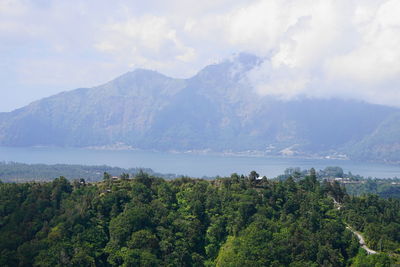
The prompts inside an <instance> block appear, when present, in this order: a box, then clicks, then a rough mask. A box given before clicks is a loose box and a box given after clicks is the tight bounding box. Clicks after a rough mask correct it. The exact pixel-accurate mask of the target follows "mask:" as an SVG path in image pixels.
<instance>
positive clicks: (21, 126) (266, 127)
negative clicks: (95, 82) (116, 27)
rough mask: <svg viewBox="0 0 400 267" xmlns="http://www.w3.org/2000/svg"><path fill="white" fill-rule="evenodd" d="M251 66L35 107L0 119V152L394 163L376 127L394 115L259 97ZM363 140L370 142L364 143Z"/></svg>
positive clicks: (232, 63)
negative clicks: (31, 149)
mask: <svg viewBox="0 0 400 267" xmlns="http://www.w3.org/2000/svg"><path fill="white" fill-rule="evenodd" d="M260 62H261V59H259V58H257V57H255V56H252V55H248V54H240V55H238V56H237V57H235V58H233V59H230V60H226V61H223V62H221V63H218V64H214V65H210V66H207V67H205V68H204V69H203V70H201V71H200V72H199V73H198V74H197V75H195V76H194V77H191V78H189V79H173V78H170V77H166V76H164V75H162V74H160V73H157V72H155V71H150V70H143V69H138V70H135V71H132V72H129V73H126V74H124V75H122V76H120V77H118V78H116V79H115V80H112V81H110V82H108V83H106V84H104V85H100V86H97V87H93V88H80V89H76V90H72V91H68V92H64V93H60V94H58V95H54V96H51V97H48V98H45V99H41V100H38V101H36V102H34V103H32V104H30V105H28V106H26V107H23V108H20V109H17V110H15V111H12V112H9V113H0V145H1V146H38V145H40V146H61V147H63V146H72V147H93V146H112V145H116V144H117V145H125V146H131V147H135V148H141V149H155V150H178V151H186V150H213V151H247V150H259V151H264V152H265V153H266V154H270V155H289V156H309V155H322V156H324V155H334V154H338V153H345V154H348V155H350V156H353V157H355V158H366V159H375V160H396V159H397V158H396V157H393V155H395V154H396V153H398V151H400V147H399V146H398V144H397V140H396V138H395V137H396V136H399V134H397V133H398V132H399V131H398V130H397V129H395V128H393V129H391V133H390V134H391V139H388V138H386V136H387V134H388V133H387V132H386V129H387V126H385V125H386V124H388V123H387V122H385V120H388V119H389V118H390V117H391V116H393V114H394V113H396V112H398V109H395V108H390V107H385V106H379V105H372V104H367V103H363V102H358V101H350V100H340V99H309V98H298V99H293V100H290V101H289V100H288V101H283V100H279V99H276V98H273V97H261V96H260V95H258V94H257V93H256V92H255V90H254V89H253V88H252V86H251V84H250V82H249V80H248V78H247V73H248V72H249V71H250V70H252V69H254V68H255V67H257V65H258V64H259V63H260ZM385 123H386V124H385ZM388 125H393V123H389V124H388ZM396 125H397V124H396ZM393 127H394V126H393ZM379 129H382V130H379ZM371 138H373V140H374V141H373V142H372V141H368V140H371ZM392 144H397V146H396V145H395V146H393V145H392ZM382 145H385V146H389V147H390V149H392V150H393V153H386V154H384V156H385V158H382V157H381V154H377V153H369V152H363V151H369V150H370V149H372V150H376V149H378V150H379V147H381V146H382ZM374 147H375V148H374ZM371 157H372V158H371Z"/></svg>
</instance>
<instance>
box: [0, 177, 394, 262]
mask: <svg viewBox="0 0 400 267" xmlns="http://www.w3.org/2000/svg"><path fill="white" fill-rule="evenodd" d="M104 176H105V180H104V181H102V182H98V183H85V182H82V181H80V182H74V183H70V182H69V181H68V180H67V179H65V178H63V177H60V178H58V179H55V180H54V181H53V182H48V183H37V182H32V183H21V184H12V183H2V184H0V265H1V266H20V265H22V266H349V264H352V263H353V264H354V266H361V265H360V264H362V263H363V262H365V261H366V260H365V257H367V258H368V257H369V256H365V255H360V253H359V252H358V249H359V245H358V241H357V239H356V238H355V237H354V236H353V235H352V233H351V232H350V231H348V230H346V226H345V224H344V222H343V221H342V219H341V217H340V211H338V210H336V209H335V208H334V206H333V202H332V200H331V196H332V195H334V194H336V195H344V197H343V198H344V199H346V194H345V193H344V192H341V191H340V190H342V188H341V187H328V186H327V185H326V184H322V185H320V183H319V182H318V181H317V179H316V176H315V173H311V175H310V176H306V177H305V178H304V179H302V180H300V181H299V182H295V180H294V179H293V178H291V177H289V178H288V179H286V180H285V181H271V180H266V179H265V178H264V179H258V178H257V175H256V173H255V172H252V173H251V174H250V175H249V176H243V175H242V176H239V175H237V174H233V175H232V176H231V177H227V178H217V179H215V180H210V181H205V180H201V179H190V178H186V177H182V178H179V179H174V180H171V181H166V180H164V179H161V178H157V177H154V176H150V175H148V174H146V173H143V172H139V173H137V174H136V176H134V177H133V178H129V177H128V176H127V175H122V176H121V179H110V177H109V175H108V174H104ZM335 190H336V191H335ZM339 191H340V192H339ZM347 198H348V197H347ZM348 201H350V202H349V203H352V204H351V205H353V206H354V207H356V206H357V207H358V206H361V207H363V208H364V206H363V205H362V204H359V203H364V202H363V201H366V200H364V199H362V198H350V200H348ZM368 201H369V202H368V203H370V202H371V201H372V202H373V203H375V204H373V205H372V206H373V207H374V208H373V211H372V214H373V215H376V214H380V213H379V212H380V211H382V210H383V213H384V214H385V215H384V216H388V217H387V220H392V219H393V217H391V216H395V218H398V217H396V216H398V213H393V210H390V211H391V212H389V213H388V212H386V213H385V210H387V208H388V206H389V204H394V207H396V208H397V209H398V208H399V207H398V204H396V203H397V202H393V203H392V202H382V200H380V199H373V200H371V199H369V200H368ZM374 201H375V202H374ZM351 205H349V212H347V210H346V213H345V214H346V216H347V214H352V213H350V210H352V208H351V207H353V206H351ZM381 205H382V206H381ZM375 209H377V210H378V211H375ZM398 210H399V209H398ZM374 212H375V213H374ZM377 212H378V213H377ZM371 216H372V215H371ZM353 217H354V216H353ZM353 217H351V216H350V215H349V216H348V218H353ZM355 218H358V217H355ZM385 218H386V217H385ZM391 218H392V219H391ZM357 220H360V219H355V221H356V222H358V221H357ZM360 222H361V223H363V222H362V221H360ZM386 222H388V221H386V219H385V221H380V222H371V223H372V224H371V225H372V226H368V225H369V224H368V225H365V224H362V225H363V226H365V227H367V228H366V229H368V227H374V224H373V223H377V224H378V223H382V224H384V225H386ZM393 222H397V219H393ZM396 227H397V225H393V224H391V223H388V225H387V229H385V231H386V232H385V234H386V236H388V235H393V234H395V233H397V232H396V229H398V228H396ZM371 229H375V228H371ZM368 231H369V230H368ZM368 231H367V230H366V232H368ZM368 233H369V232H368ZM397 237H398V233H397V236H396V238H397ZM390 240H391V242H397V241H396V240H397V239H396V240H393V238H392V239H390ZM390 240H388V241H390ZM370 242H372V239H370ZM387 244H389V243H387ZM390 244H391V245H396V244H397V243H390ZM390 244H389V245H390ZM384 246H385V247H386V243H384ZM384 260H386V259H383V261H384ZM357 264H358V265H357ZM382 266H385V265H382Z"/></svg>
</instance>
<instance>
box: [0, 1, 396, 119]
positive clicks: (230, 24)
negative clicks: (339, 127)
mask: <svg viewBox="0 0 400 267" xmlns="http://www.w3.org/2000/svg"><path fill="white" fill-rule="evenodd" d="M399 14H400V1H398V0H379V1H378V0H323V1H322V0H320V1H317V0H249V1H239V0H202V1H198V0H169V1H164V0H146V1H136V0H133V1H126V0H113V1H109V0H68V1H65V0H31V1H29V0H0V81H1V83H0V112H2V111H11V110H13V109H16V108H19V107H22V106H23V105H26V104H28V103H30V102H32V101H34V100H37V99H40V98H43V97H46V96H50V95H53V94H56V93H58V92H61V91H65V90H72V89H75V88H80V87H92V86H96V85H99V84H102V83H104V82H107V81H109V80H111V79H113V78H115V77H117V76H119V75H121V74H123V73H125V72H128V71H131V70H134V69H135V68H147V69H152V70H157V71H159V72H161V73H164V74H166V75H169V76H172V77H177V78H186V77H190V76H192V75H194V74H195V73H196V72H197V71H199V70H200V69H201V68H202V67H204V66H206V65H208V64H211V63H216V62H219V61H221V60H223V59H225V58H229V57H230V56H231V55H233V54H235V53H239V52H248V53H253V54H255V55H258V56H260V57H262V58H264V59H265V60H264V63H263V64H261V65H260V66H259V67H258V68H256V69H254V70H253V71H251V72H250V73H249V75H248V76H249V79H250V81H251V83H252V86H253V88H254V89H255V90H256V91H257V92H258V93H259V94H260V96H266V95H274V96H276V97H279V98H282V99H292V98H295V97H298V96H307V97H321V98H329V97H341V98H346V99H348V98H350V99H359V100H363V101H367V102H371V103H377V104H384V105H391V106H399V107H400V16H399Z"/></svg>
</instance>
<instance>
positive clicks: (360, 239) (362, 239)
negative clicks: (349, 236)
mask: <svg viewBox="0 0 400 267" xmlns="http://www.w3.org/2000/svg"><path fill="white" fill-rule="evenodd" d="M346 228H347V229H349V230H350V231H352V232H353V234H355V235H356V236H357V238H358V241H359V243H360V246H361V247H362V248H363V249H365V250H366V251H367V253H368V254H376V253H378V252H376V251H375V250H372V249H370V248H369V247H367V245H366V244H365V240H364V237H363V236H362V235H361V234H360V233H359V232H357V231H355V230H354V229H353V228H351V227H350V226H349V225H347V227H346Z"/></svg>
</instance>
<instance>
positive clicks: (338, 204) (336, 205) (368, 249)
mask: <svg viewBox="0 0 400 267" xmlns="http://www.w3.org/2000/svg"><path fill="white" fill-rule="evenodd" d="M333 203H334V204H335V207H336V209H338V210H340V209H341V208H342V205H341V204H340V203H338V202H337V201H336V200H335V199H334V198H333ZM346 228H347V229H349V230H350V231H351V232H353V234H355V235H356V236H357V238H358V241H359V243H360V246H361V247H362V248H363V249H365V250H366V251H367V253H368V254H376V253H378V252H376V251H375V250H372V249H370V248H369V247H367V245H366V244H365V240H364V237H363V236H362V235H361V234H360V233H359V232H357V231H356V230H354V229H353V228H351V227H350V225H348V224H346Z"/></svg>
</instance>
